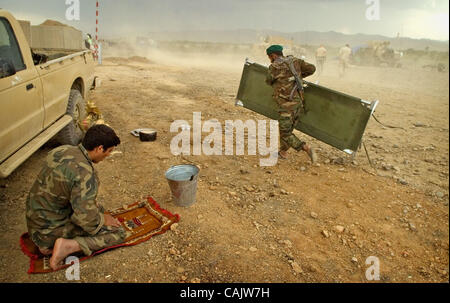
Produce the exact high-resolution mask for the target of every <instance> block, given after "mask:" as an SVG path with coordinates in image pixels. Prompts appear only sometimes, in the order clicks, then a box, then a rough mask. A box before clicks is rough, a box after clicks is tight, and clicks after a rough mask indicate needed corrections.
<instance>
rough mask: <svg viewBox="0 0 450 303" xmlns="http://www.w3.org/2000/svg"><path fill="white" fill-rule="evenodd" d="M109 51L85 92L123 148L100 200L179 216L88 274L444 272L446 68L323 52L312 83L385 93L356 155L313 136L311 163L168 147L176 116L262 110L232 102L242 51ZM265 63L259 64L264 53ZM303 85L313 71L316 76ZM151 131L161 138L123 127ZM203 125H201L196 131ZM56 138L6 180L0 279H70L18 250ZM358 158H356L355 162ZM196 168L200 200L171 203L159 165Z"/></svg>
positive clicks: (431, 275)
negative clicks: (30, 197)
mask: <svg viewBox="0 0 450 303" xmlns="http://www.w3.org/2000/svg"><path fill="white" fill-rule="evenodd" d="M220 58H221V56H218V55H216V56H213V55H210V56H207V55H202V56H197V57H196V58H195V60H194V58H188V59H187V60H184V59H180V58H174V59H171V58H169V57H165V58H157V57H148V59H145V58H141V57H134V58H123V57H122V58H120V57H114V58H113V57H110V58H106V59H105V60H104V62H103V65H101V66H98V67H97V68H96V74H97V75H98V76H99V77H100V79H102V86H101V87H100V88H98V89H96V90H95V91H94V92H93V93H92V95H91V100H93V101H95V102H96V104H97V105H98V106H99V108H100V109H101V110H102V112H103V114H104V117H105V120H106V122H107V123H109V124H110V125H111V126H112V127H113V128H114V129H115V130H116V132H117V133H118V135H119V136H120V138H121V140H122V144H121V145H120V146H119V147H118V148H117V150H118V151H120V152H121V153H117V154H114V155H113V156H111V157H110V158H108V159H107V160H105V161H103V162H101V163H99V164H98V165H97V168H98V172H99V177H100V180H101V186H100V191H99V195H98V199H99V201H101V203H102V204H104V205H105V206H107V207H108V208H115V207H118V206H121V205H122V204H128V203H131V202H135V201H137V200H139V201H141V200H143V199H145V197H147V196H149V195H150V196H152V197H154V198H155V199H156V201H158V203H160V205H161V206H162V207H163V208H166V209H168V210H169V211H171V212H172V213H177V214H179V215H180V216H181V220H180V222H179V224H178V226H177V227H176V228H175V230H172V231H168V232H167V233H165V234H163V235H160V236H156V237H154V238H152V239H151V240H149V241H147V242H145V243H142V244H139V245H137V246H133V247H128V248H119V249H116V250H113V251H110V252H107V253H104V254H102V255H100V256H97V257H95V258H92V259H89V260H87V261H85V262H82V263H81V281H82V282H184V281H185V282H368V281H367V279H366V275H365V272H366V269H367V268H368V267H369V265H366V263H365V261H366V259H367V258H368V257H369V256H375V257H377V258H378V259H379V261H380V278H381V281H380V282H448V281H449V274H448V272H449V226H448V223H449V216H448V215H449V206H448V200H449V195H448V180H449V179H448V172H449V170H448V168H449V162H448V159H449V158H448V155H449V141H448V135H449V129H448V127H449V120H448V114H449V103H448V98H449V83H448V73H438V72H437V71H423V70H418V69H413V68H407V67H405V68H402V69H394V68H389V67H383V68H380V67H356V66H355V67H351V68H350V69H349V70H348V73H347V74H346V75H345V76H344V77H343V78H338V73H337V66H336V62H334V61H330V62H327V65H326V66H325V68H326V70H325V73H324V75H322V76H321V78H320V84H321V85H324V86H327V87H330V88H333V89H336V90H339V91H342V92H345V93H348V94H351V95H354V96H357V97H360V98H363V99H365V100H370V101H371V100H375V99H377V100H379V101H380V104H379V106H378V108H377V110H376V116H377V117H378V118H379V119H380V120H381V121H382V122H383V123H385V124H389V125H394V126H399V127H402V128H403V129H392V128H386V127H383V126H381V125H380V124H378V123H376V122H375V121H374V120H373V119H371V121H370V122H369V124H368V126H367V129H366V132H365V136H364V141H365V143H366V146H367V148H368V152H369V155H370V157H371V160H372V161H373V163H374V164H375V166H376V169H377V171H376V172H375V170H374V169H373V168H371V167H370V165H369V162H368V160H367V158H366V155H365V152H364V150H360V151H359V152H358V153H357V155H356V158H355V159H354V160H353V159H352V158H351V157H350V156H348V155H346V154H344V153H343V152H340V151H339V150H336V149H334V148H332V147H330V146H328V145H326V144H324V143H321V142H319V141H317V140H314V139H313V138H310V137H308V136H306V135H303V134H301V133H299V132H296V134H297V135H298V136H300V137H302V138H304V139H305V140H307V141H308V142H310V143H311V145H313V146H314V147H317V148H319V158H320V161H319V164H318V165H312V164H310V162H309V160H308V157H307V155H306V154H305V153H295V152H294V151H290V152H289V159H288V160H284V161H279V162H278V164H277V165H276V166H273V167H260V166H259V158H258V157H257V156H248V155H246V156H205V155H202V156H193V155H191V156H173V155H172V154H171V151H170V142H171V139H172V138H173V136H175V135H176V134H177V133H171V132H170V130H169V129H170V124H171V123H172V122H173V121H174V120H178V119H183V120H187V121H189V122H190V123H192V113H193V112H194V111H198V112H201V113H202V119H203V121H206V120H208V119H213V118H215V119H217V120H218V121H219V122H220V123H221V124H222V125H223V124H224V122H225V120H236V119H241V120H247V119H265V118H264V117H262V116H260V115H258V114H256V113H253V112H251V111H249V110H246V109H244V108H240V107H236V106H234V99H235V96H236V93H237V89H238V86H239V80H240V76H241V71H242V64H243V62H244V58H240V57H239V56H235V57H233V56H228V57H226V58H225V57H223V58H224V59H223V60H220ZM264 63H266V62H264ZM307 80H309V81H316V80H317V77H316V76H312V77H311V78H310V79H307ZM142 127H152V128H155V129H157V130H158V139H157V141H155V142H146V143H143V142H140V141H139V139H138V138H136V137H134V136H132V135H131V134H130V131H131V130H133V129H135V128H142ZM205 135H206V134H204V135H203V137H204V136H205ZM50 149H51V148H50V147H43V148H41V149H40V150H39V151H38V152H36V153H35V154H34V155H33V156H32V157H31V158H30V159H28V160H27V161H26V162H25V163H24V164H23V165H21V166H20V167H19V168H18V169H17V170H16V171H15V172H14V173H13V174H12V175H11V176H10V177H9V178H7V179H5V180H0V226H1V228H2V231H1V233H0V234H1V241H0V255H1V259H0V270H1V272H2V274H1V275H0V281H1V282H64V281H66V278H65V272H64V271H60V272H56V273H52V274H45V275H28V274H27V272H26V271H27V269H28V258H27V257H26V256H25V255H24V254H22V252H21V251H20V247H19V236H20V235H21V233H23V232H25V231H26V225H25V217H24V216H25V214H24V212H25V200H26V196H27V193H28V190H29V189H30V187H31V185H32V183H33V181H34V178H35V177H36V175H37V173H38V171H39V169H40V167H41V165H42V163H43V160H44V158H45V156H46V154H47V153H48V152H49V151H50ZM352 160H353V161H352ZM180 163H195V164H197V165H198V166H199V167H200V168H201V171H200V177H199V183H198V192H197V201H196V203H194V204H193V205H192V206H191V207H189V208H183V207H178V206H176V205H174V203H173V202H172V201H171V196H170V189H169V186H168V184H167V182H166V180H165V177H164V173H165V171H166V170H167V169H168V168H169V167H170V166H172V165H175V164H180Z"/></svg>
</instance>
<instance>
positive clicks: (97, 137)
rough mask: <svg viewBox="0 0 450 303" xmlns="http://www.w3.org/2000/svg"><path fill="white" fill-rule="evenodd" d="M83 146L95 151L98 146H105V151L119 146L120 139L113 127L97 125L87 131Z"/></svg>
mask: <svg viewBox="0 0 450 303" xmlns="http://www.w3.org/2000/svg"><path fill="white" fill-rule="evenodd" d="M81 144H82V145H83V147H84V148H86V149H87V150H93V149H95V148H96V147H97V146H103V149H105V150H106V149H108V148H110V147H113V146H117V145H119V144H120V139H119V137H118V136H117V135H116V133H115V132H114V130H113V129H112V128H111V127H109V126H106V125H104V124H96V125H94V126H92V127H91V128H89V129H88V130H87V132H86V134H85V135H84V138H83V142H82V143H81Z"/></svg>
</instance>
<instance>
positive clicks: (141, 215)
mask: <svg viewBox="0 0 450 303" xmlns="http://www.w3.org/2000/svg"><path fill="white" fill-rule="evenodd" d="M107 213H109V214H111V215H112V216H113V217H115V218H117V219H118V220H119V221H120V222H121V223H122V227H123V228H124V229H125V231H126V235H127V236H126V238H125V241H124V242H123V243H122V244H119V245H115V246H111V247H107V248H104V249H102V250H99V251H96V252H94V253H93V254H92V255H90V256H86V255H84V254H83V253H82V252H79V253H78V254H73V255H74V256H76V257H78V258H79V260H80V262H81V261H84V260H86V259H89V258H91V257H93V256H96V255H99V254H101V253H104V252H105V251H108V250H111V249H114V248H118V247H122V246H132V245H136V244H139V243H142V242H144V241H147V240H148V239H150V238H151V237H153V236H155V235H159V234H163V233H165V232H166V231H167V230H168V229H170V226H171V225H172V224H173V223H175V222H178V221H179V220H180V216H179V215H177V214H175V215H173V214H171V213H170V212H169V211H167V210H165V209H162V208H161V207H159V205H158V203H156V201H155V200H153V198H151V197H149V198H148V199H147V201H145V202H135V203H133V204H130V205H124V206H122V207H119V208H116V209H114V210H111V211H108V212H107ZM20 247H21V248H22V251H23V253H24V254H25V255H27V256H28V257H29V258H30V268H29V269H28V273H29V274H39V273H48V272H53V271H54V270H53V269H51V268H50V265H49V264H50V257H51V256H44V255H43V254H41V252H40V251H39V248H38V247H37V246H36V245H35V244H34V243H33V241H31V239H30V236H29V235H28V233H24V234H23V235H22V236H21V237H20ZM72 264H73V263H72ZM70 265H71V264H66V265H64V266H62V267H60V268H59V269H57V270H61V269H64V268H67V267H69V266H70Z"/></svg>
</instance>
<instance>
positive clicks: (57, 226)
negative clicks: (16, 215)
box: [26, 144, 125, 255]
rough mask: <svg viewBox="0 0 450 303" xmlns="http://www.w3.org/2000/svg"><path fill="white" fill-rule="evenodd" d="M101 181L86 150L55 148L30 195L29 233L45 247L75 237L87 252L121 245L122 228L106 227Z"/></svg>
mask: <svg viewBox="0 0 450 303" xmlns="http://www.w3.org/2000/svg"><path fill="white" fill-rule="evenodd" d="M98 186H99V180H98V177H97V174H96V172H95V169H94V167H93V163H92V161H91V159H90V158H89V155H88V153H87V151H86V149H85V148H84V147H83V146H82V145H81V144H80V145H78V146H69V145H65V146H60V147H58V148H55V149H54V150H52V151H51V152H50V153H49V155H48V156H47V161H46V163H45V165H44V167H43V169H42V170H41V172H40V173H39V175H38V177H37V179H36V181H35V182H34V184H33V187H32V188H31V191H30V193H29V195H28V198H27V212H26V220H27V226H28V233H29V234H30V236H31V239H32V240H33V242H34V243H35V244H36V245H37V246H38V247H39V248H41V249H49V248H52V247H53V245H54V243H55V241H56V239H58V238H65V239H73V240H75V241H77V242H78V244H79V245H80V248H81V249H82V251H83V252H84V254H85V255H90V254H92V252H94V251H97V250H100V249H103V248H105V247H109V246H112V245H117V244H120V243H122V242H123V241H124V239H125V231H124V229H123V228H122V227H120V228H116V227H111V226H105V225H104V223H105V219H104V215H103V214H104V208H103V207H102V206H101V205H99V204H98V203H97V202H96V197H97V191H98Z"/></svg>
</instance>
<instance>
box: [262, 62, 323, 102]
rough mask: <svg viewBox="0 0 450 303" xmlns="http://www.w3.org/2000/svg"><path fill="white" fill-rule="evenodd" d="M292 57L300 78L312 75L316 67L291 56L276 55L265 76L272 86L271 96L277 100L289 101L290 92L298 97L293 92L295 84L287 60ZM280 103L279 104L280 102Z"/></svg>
mask: <svg viewBox="0 0 450 303" xmlns="http://www.w3.org/2000/svg"><path fill="white" fill-rule="evenodd" d="M290 59H292V60H293V62H294V67H295V70H296V71H297V73H298V75H301V77H302V78H305V77H308V76H310V75H312V74H313V73H314V72H315V71H316V67H315V66H314V65H312V64H310V63H307V62H305V61H303V60H302V59H298V58H295V57H292V56H287V57H278V58H277V59H276V60H275V61H274V62H273V63H272V64H271V65H270V66H269V73H268V75H267V78H266V83H267V84H269V85H271V86H272V87H273V97H274V99H275V100H277V102H278V103H279V104H280V103H283V102H284V101H286V102H289V101H290V99H291V94H292V96H293V97H297V98H298V94H297V93H296V92H294V93H293V89H294V86H295V78H294V75H293V74H292V73H291V71H290V70H289V66H288V64H287V60H290ZM280 105H281V104H280Z"/></svg>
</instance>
